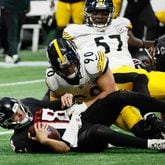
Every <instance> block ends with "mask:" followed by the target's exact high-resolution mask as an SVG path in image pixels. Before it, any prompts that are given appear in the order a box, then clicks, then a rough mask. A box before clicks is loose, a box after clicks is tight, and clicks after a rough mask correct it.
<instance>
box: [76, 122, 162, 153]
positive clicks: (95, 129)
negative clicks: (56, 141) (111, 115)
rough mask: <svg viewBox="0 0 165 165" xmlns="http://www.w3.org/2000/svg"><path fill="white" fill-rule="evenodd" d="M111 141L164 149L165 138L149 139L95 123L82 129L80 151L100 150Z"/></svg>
mask: <svg viewBox="0 0 165 165" xmlns="http://www.w3.org/2000/svg"><path fill="white" fill-rule="evenodd" d="M108 143H110V144H112V145H114V146H118V147H134V148H144V149H146V148H150V149H164V148H165V140H159V139H157V140H155V139H153V140H147V139H143V138H138V137H134V136H131V135H127V134H123V133H119V132H116V131H114V130H112V129H110V128H109V127H106V126H104V125H100V124H95V125H93V126H90V128H87V129H86V130H84V131H82V132H81V130H80V134H79V138H78V146H79V149H80V151H88V152H89V151H91V152H92V151H94V152H100V151H102V150H104V149H105V148H106V146H107V144H108Z"/></svg>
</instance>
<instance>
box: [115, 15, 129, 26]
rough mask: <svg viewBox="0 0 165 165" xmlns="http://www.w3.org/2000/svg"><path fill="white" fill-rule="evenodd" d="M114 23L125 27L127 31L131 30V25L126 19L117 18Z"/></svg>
mask: <svg viewBox="0 0 165 165" xmlns="http://www.w3.org/2000/svg"><path fill="white" fill-rule="evenodd" d="M114 22H115V23H117V24H119V25H122V26H123V27H127V28H129V29H132V23H131V22H130V20H129V19H127V18H124V17H117V18H116V19H114Z"/></svg>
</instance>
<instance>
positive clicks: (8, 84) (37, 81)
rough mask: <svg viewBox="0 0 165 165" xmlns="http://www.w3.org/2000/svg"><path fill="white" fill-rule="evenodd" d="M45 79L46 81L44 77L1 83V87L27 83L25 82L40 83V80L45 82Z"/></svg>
mask: <svg viewBox="0 0 165 165" xmlns="http://www.w3.org/2000/svg"><path fill="white" fill-rule="evenodd" d="M44 81H45V80H44V79H39V80H31V81H21V82H13V83H1V84H0V87H7V86H16V85H25V84H35V83H40V82H44Z"/></svg>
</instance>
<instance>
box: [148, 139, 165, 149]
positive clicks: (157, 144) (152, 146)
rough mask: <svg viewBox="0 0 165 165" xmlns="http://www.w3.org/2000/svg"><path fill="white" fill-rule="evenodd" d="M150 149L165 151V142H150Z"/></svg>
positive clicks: (158, 140)
mask: <svg viewBox="0 0 165 165" xmlns="http://www.w3.org/2000/svg"><path fill="white" fill-rule="evenodd" d="M148 148H150V149H155V150H165V140H162V139H152V140H148Z"/></svg>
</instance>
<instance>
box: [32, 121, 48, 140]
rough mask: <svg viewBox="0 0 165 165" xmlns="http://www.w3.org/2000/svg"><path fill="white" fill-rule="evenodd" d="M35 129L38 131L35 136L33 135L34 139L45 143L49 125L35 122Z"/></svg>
mask: <svg viewBox="0 0 165 165" xmlns="http://www.w3.org/2000/svg"><path fill="white" fill-rule="evenodd" d="M34 130H35V133H36V136H35V137H31V139H32V140H36V141H38V142H40V143H44V141H45V140H46V139H47V138H48V131H47V130H48V125H47V124H42V123H35V124H34Z"/></svg>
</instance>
